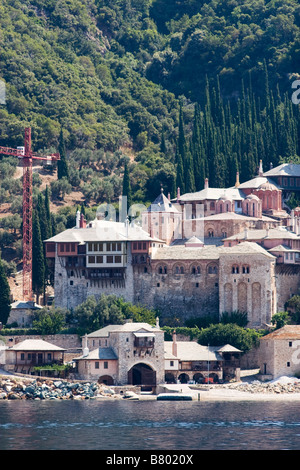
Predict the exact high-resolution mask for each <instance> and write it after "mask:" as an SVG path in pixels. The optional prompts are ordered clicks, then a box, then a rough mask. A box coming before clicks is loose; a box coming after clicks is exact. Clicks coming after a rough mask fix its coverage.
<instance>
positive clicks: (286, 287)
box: [275, 264, 300, 312]
mask: <svg viewBox="0 0 300 470" xmlns="http://www.w3.org/2000/svg"><path fill="white" fill-rule="evenodd" d="M275 276H276V278H275V279H276V286H277V311H278V312H283V311H285V303H286V302H287V301H288V300H289V299H290V298H291V297H293V295H299V291H300V266H298V265H287V264H282V265H280V264H279V265H277V266H276V269H275Z"/></svg>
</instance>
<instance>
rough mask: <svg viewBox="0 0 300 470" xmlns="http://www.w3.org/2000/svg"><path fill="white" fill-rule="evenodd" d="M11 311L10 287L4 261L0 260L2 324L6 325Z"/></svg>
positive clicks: (0, 319) (0, 320) (0, 310)
mask: <svg viewBox="0 0 300 470" xmlns="http://www.w3.org/2000/svg"><path fill="white" fill-rule="evenodd" d="M10 310H11V305H10V287H9V283H8V280H7V276H6V273H5V269H4V266H3V262H2V260H0V322H1V323H2V324H3V325H6V323H7V320H8V317H9V314H10Z"/></svg>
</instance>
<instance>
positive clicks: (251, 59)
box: [0, 0, 300, 252]
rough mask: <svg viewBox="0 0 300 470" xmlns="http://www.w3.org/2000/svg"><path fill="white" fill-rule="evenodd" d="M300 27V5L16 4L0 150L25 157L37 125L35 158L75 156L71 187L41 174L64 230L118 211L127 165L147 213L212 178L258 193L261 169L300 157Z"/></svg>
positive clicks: (7, 14)
mask: <svg viewBox="0 0 300 470" xmlns="http://www.w3.org/2000/svg"><path fill="white" fill-rule="evenodd" d="M299 27H300V6H299V4H298V1H297V0H286V1H281V0H271V1H266V0H246V1H244V0H206V1H204V0H177V1H174V0H81V1H79V0H22V1H18V0H2V2H1V5H0V79H1V80H2V81H4V82H5V85H6V103H5V104H2V105H0V145H3V146H11V147H16V146H18V145H22V142H23V137H24V127H26V126H30V127H31V128H32V137H33V146H34V150H35V151H41V152H43V151H46V150H57V149H58V148H59V147H60V148H65V150H66V165H67V173H66V174H65V175H64V177H63V178H61V177H58V178H57V172H56V169H55V168H50V167H49V168H42V169H41V171H40V170H39V171H37V172H36V173H35V175H34V204H35V207H37V205H38V199H39V195H40V194H42V196H43V197H45V192H44V191H45V187H46V185H48V190H49V198H50V202H51V204H52V207H54V206H53V205H55V207H56V210H55V214H52V222H53V223H52V228H53V230H55V231H57V230H63V229H64V228H65V227H67V226H71V225H72V224H73V223H74V214H75V211H76V204H74V203H72V201H74V200H76V201H77V203H78V201H80V203H82V204H83V206H85V208H86V211H87V213H89V211H91V210H92V209H91V208H93V207H95V206H96V205H98V204H100V203H102V202H116V201H117V198H118V196H119V195H120V194H122V192H123V175H124V168H125V166H126V168H127V170H128V175H129V182H130V186H131V191H132V198H133V201H134V202H140V203H145V204H147V203H149V202H150V201H152V200H153V199H154V198H155V197H156V196H157V194H158V192H159V190H160V186H161V185H162V186H163V187H164V190H165V192H166V193H167V192H170V193H171V196H173V197H174V196H175V194H176V187H177V186H180V188H181V193H183V192H190V191H194V190H200V189H202V188H203V184H204V178H205V177H208V178H209V182H210V186H228V185H232V184H234V182H235V175H236V171H237V170H239V171H240V180H241V181H245V180H246V179H248V178H251V177H252V176H253V175H254V174H255V173H256V170H257V166H258V163H259V160H260V159H262V160H263V165H264V168H265V169H268V168H269V166H270V164H271V163H272V164H273V165H274V166H275V165H277V164H278V163H280V162H281V161H287V160H291V159H294V160H295V159H297V158H298V155H299V154H300V151H299V127H300V117H299V107H298V106H296V105H294V104H293V103H292V101H291V95H292V88H291V83H292V81H293V80H295V79H296V78H298V72H299V65H298V64H299V62H300V33H299V31H300V29H299ZM62 130H63V132H61V131H62ZM16 166H17V162H16V161H14V159H13V158H8V157H1V161H0V175H1V181H0V204H1V208H3V207H5V210H6V212H7V214H14V217H13V218H11V219H8V218H7V217H5V218H4V219H2V220H1V228H2V229H3V230H4V231H3V230H2V231H1V233H0V249H2V250H3V248H7V246H14V249H15V251H16V252H19V251H18V250H20V246H19V245H17V242H18V240H16V237H17V234H18V230H19V229H20V227H21V214H22V213H21V197H22V190H21V180H20V176H21V173H18V171H17V168H16ZM58 176H59V175H58ZM68 194H69V197H68ZM60 206H69V207H62V209H60V210H57V209H58V208H59V207H60ZM2 216H3V213H2ZM12 224H14V225H13V226H12ZM5 231H6V232H7V233H6V235H5Z"/></svg>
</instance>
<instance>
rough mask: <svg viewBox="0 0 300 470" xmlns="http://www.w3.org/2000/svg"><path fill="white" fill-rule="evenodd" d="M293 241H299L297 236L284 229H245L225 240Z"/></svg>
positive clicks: (299, 238)
mask: <svg viewBox="0 0 300 470" xmlns="http://www.w3.org/2000/svg"><path fill="white" fill-rule="evenodd" d="M286 238H288V239H293V240H300V237H299V235H297V234H296V233H295V232H291V231H290V230H287V229H286V228H284V227H278V228H270V229H258V230H251V229H247V230H246V232H245V230H243V231H242V232H240V233H237V234H236V235H232V236H231V237H227V238H226V239H225V240H243V239H247V240H261V239H286Z"/></svg>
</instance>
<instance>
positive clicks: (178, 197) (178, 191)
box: [177, 188, 180, 202]
mask: <svg viewBox="0 0 300 470" xmlns="http://www.w3.org/2000/svg"><path fill="white" fill-rule="evenodd" d="M179 200H180V188H177V202H179Z"/></svg>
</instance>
